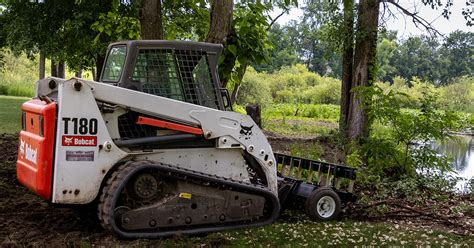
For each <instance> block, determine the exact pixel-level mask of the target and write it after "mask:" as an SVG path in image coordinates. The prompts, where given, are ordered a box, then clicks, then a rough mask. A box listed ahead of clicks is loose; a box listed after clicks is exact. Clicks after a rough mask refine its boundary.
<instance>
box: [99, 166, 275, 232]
mask: <svg viewBox="0 0 474 248" xmlns="http://www.w3.org/2000/svg"><path fill="white" fill-rule="evenodd" d="M279 210H280V205H279V202H278V199H277V197H276V196H275V195H274V194H273V193H272V192H271V191H269V190H268V189H267V188H266V187H265V186H263V185H256V184H251V183H245V182H239V181H234V180H230V179H227V178H222V177H216V176H212V175H207V174H204V173H200V172H196V171H191V170H187V169H182V168H178V167H174V166H170V165H164V164H159V163H153V162H151V161H136V162H128V163H126V164H124V165H123V166H121V167H120V168H119V169H118V170H117V171H116V172H114V174H112V175H111V177H110V179H109V180H108V182H107V184H106V185H105V187H104V189H103V190H102V195H101V197H100V202H99V206H98V211H99V219H100V220H101V222H102V225H103V226H104V228H106V229H107V230H110V231H113V232H115V233H117V234H118V235H119V236H122V237H128V238H154V237H163V236H170V235H176V234H197V233H202V232H211V231H221V230H226V229H230V228H237V227H252V226H260V225H265V224H269V223H271V222H273V221H274V220H275V219H276V218H277V217H278V215H279Z"/></svg>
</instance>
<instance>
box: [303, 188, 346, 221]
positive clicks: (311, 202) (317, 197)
mask: <svg viewBox="0 0 474 248" xmlns="http://www.w3.org/2000/svg"><path fill="white" fill-rule="evenodd" d="M305 209H306V214H307V215H308V216H309V218H310V219H312V220H314V221H326V220H334V219H336V218H337V217H338V216H339V213H340V212H341V198H339V196H338V195H337V193H336V192H335V191H334V190H332V189H331V188H318V189H316V190H314V191H313V192H311V194H310V195H309V197H308V199H306V204H305Z"/></svg>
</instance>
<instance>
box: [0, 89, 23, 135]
mask: <svg viewBox="0 0 474 248" xmlns="http://www.w3.org/2000/svg"><path fill="white" fill-rule="evenodd" d="M29 99H30V98H26V97H14V96H2V95H0V120H2V122H1V125H0V134H2V133H9V134H14V133H18V132H20V129H21V109H20V107H21V104H23V103H24V102H26V101H27V100H29Z"/></svg>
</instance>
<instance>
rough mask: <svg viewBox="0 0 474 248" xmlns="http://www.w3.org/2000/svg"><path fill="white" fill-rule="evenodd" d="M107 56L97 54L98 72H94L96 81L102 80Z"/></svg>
mask: <svg viewBox="0 0 474 248" xmlns="http://www.w3.org/2000/svg"><path fill="white" fill-rule="evenodd" d="M104 61H105V56H104V55H97V59H96V61H95V67H96V68H97V69H96V73H94V75H95V78H94V81H100V78H101V75H102V67H103V66H104Z"/></svg>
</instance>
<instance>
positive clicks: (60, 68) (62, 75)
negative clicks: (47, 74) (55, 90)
mask: <svg viewBox="0 0 474 248" xmlns="http://www.w3.org/2000/svg"><path fill="white" fill-rule="evenodd" d="M58 77H60V78H65V77H66V66H65V64H64V61H59V64H58Z"/></svg>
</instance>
